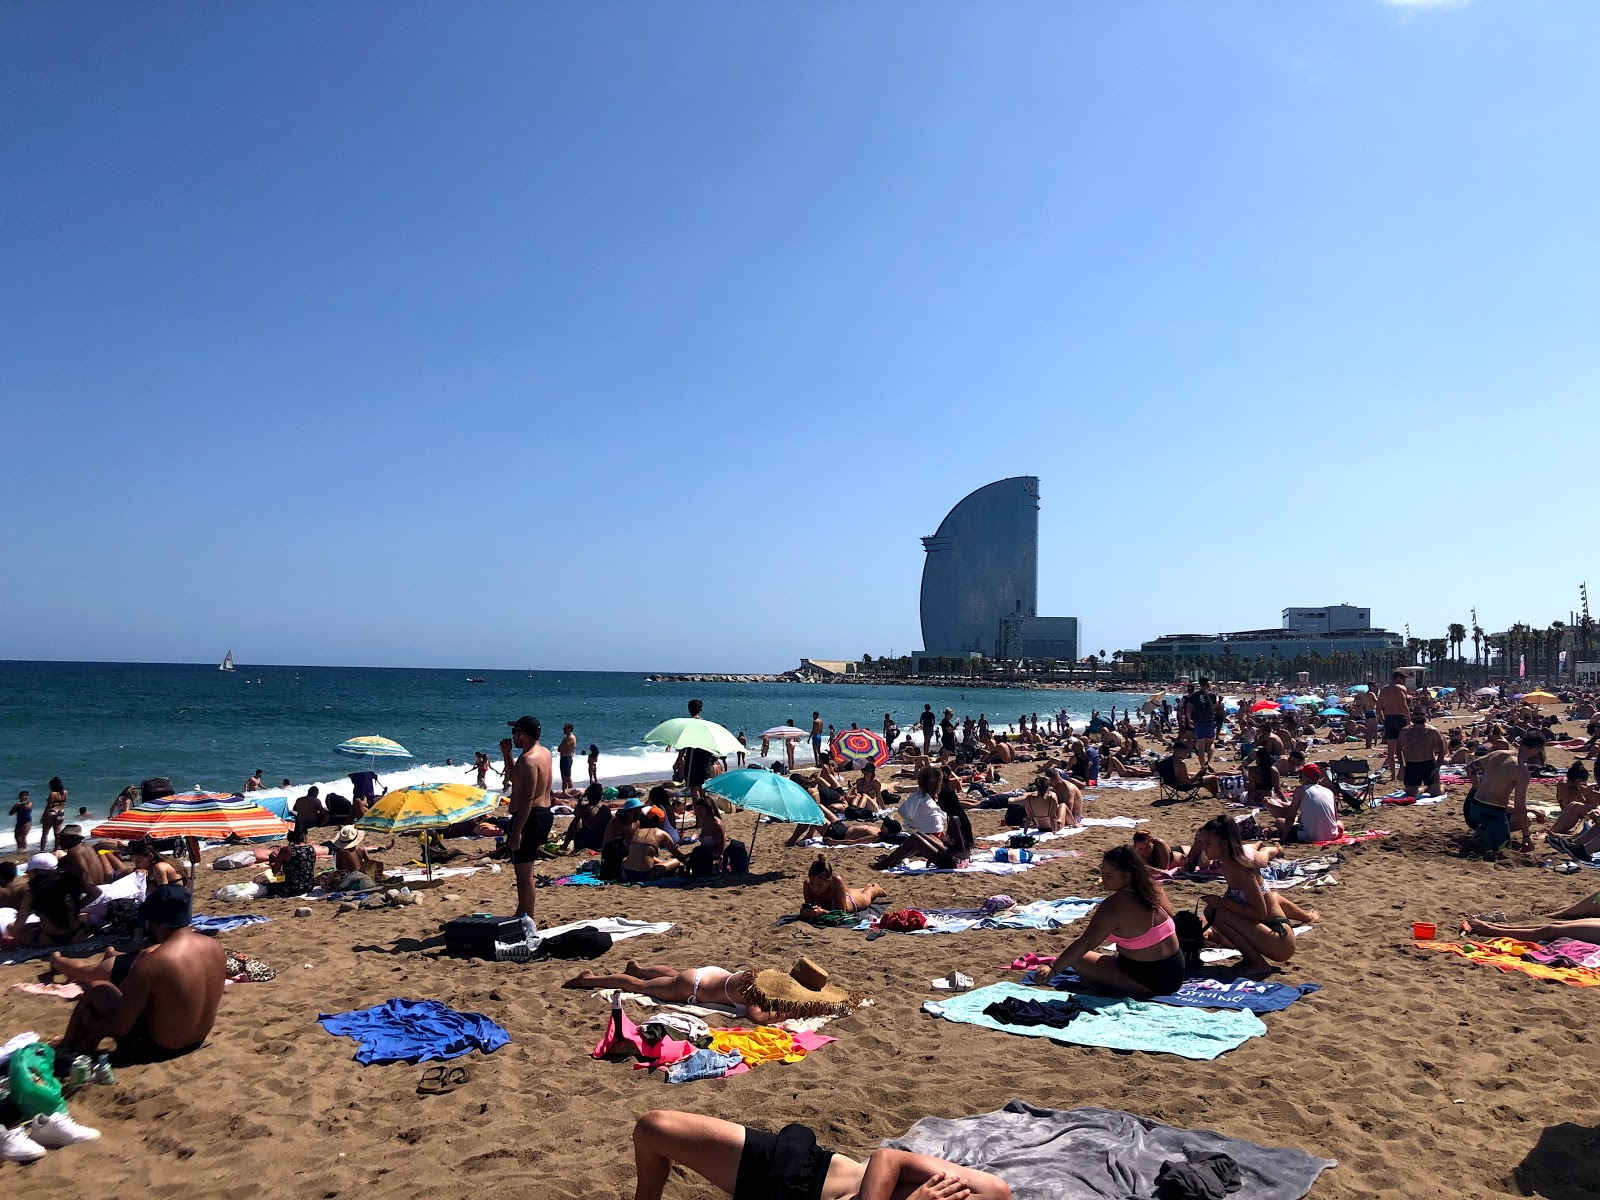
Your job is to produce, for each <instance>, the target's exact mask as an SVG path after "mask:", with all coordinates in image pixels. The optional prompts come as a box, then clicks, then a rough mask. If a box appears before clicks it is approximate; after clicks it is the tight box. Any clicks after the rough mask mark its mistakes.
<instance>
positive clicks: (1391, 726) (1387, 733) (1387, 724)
mask: <svg viewBox="0 0 1600 1200" xmlns="http://www.w3.org/2000/svg"><path fill="white" fill-rule="evenodd" d="M1405 727H1406V719H1405V716H1404V715H1403V714H1401V713H1390V714H1389V715H1388V716H1387V717H1385V718H1384V719H1383V740H1384V741H1386V742H1392V741H1395V740H1397V739H1398V738H1399V737H1400V731H1401V730H1402V729H1404V728H1405Z"/></svg>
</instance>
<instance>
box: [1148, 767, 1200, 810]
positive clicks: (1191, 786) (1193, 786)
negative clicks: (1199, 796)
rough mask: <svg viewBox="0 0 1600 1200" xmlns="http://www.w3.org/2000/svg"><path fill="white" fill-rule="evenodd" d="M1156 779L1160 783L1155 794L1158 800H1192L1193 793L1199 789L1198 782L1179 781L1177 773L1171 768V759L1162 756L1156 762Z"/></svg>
mask: <svg viewBox="0 0 1600 1200" xmlns="http://www.w3.org/2000/svg"><path fill="white" fill-rule="evenodd" d="M1156 781H1157V782H1158V783H1159V784H1160V791H1159V792H1158V793H1157V795H1156V799H1157V800H1158V801H1159V800H1192V799H1194V794H1195V793H1196V792H1197V791H1199V790H1200V784H1199V783H1198V782H1195V783H1179V782H1178V776H1177V773H1176V772H1175V771H1174V770H1173V766H1172V759H1171V758H1170V757H1168V758H1163V759H1161V760H1160V761H1159V762H1157V763H1156Z"/></svg>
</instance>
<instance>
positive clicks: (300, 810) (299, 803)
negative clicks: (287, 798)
mask: <svg viewBox="0 0 1600 1200" xmlns="http://www.w3.org/2000/svg"><path fill="white" fill-rule="evenodd" d="M321 824H322V798H321V796H320V795H319V794H318V792H317V789H316V788H314V787H313V788H310V789H308V790H307V791H306V794H305V795H304V796H301V797H300V799H298V800H296V801H295V802H294V827H295V828H296V829H298V830H299V831H300V832H301V833H304V832H305V831H306V830H308V829H315V828H317V827H318V826H319V825H321Z"/></svg>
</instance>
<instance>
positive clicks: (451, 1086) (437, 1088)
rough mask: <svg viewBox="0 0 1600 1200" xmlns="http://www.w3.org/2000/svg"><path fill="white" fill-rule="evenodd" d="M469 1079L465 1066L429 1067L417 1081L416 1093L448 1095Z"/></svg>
mask: <svg viewBox="0 0 1600 1200" xmlns="http://www.w3.org/2000/svg"><path fill="white" fill-rule="evenodd" d="M470 1079H471V1076H469V1075H468V1074H467V1069H466V1068H465V1067H446V1066H437V1067H429V1068H428V1069H427V1071H425V1072H424V1073H423V1076H422V1079H421V1080H420V1081H419V1082H418V1083H417V1095H419V1096H448V1095H449V1094H450V1093H451V1092H453V1091H455V1090H456V1089H457V1088H458V1087H461V1086H462V1085H463V1084H465V1083H467V1082H469V1081H470Z"/></svg>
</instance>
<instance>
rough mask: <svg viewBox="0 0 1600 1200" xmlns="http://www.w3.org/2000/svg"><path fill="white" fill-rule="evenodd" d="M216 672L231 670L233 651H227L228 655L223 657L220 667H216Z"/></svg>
mask: <svg viewBox="0 0 1600 1200" xmlns="http://www.w3.org/2000/svg"><path fill="white" fill-rule="evenodd" d="M217 670H219V671H231V670H233V651H232V650H229V651H228V653H227V654H226V655H224V656H223V659H222V665H221V666H220V667H218V668H217Z"/></svg>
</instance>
